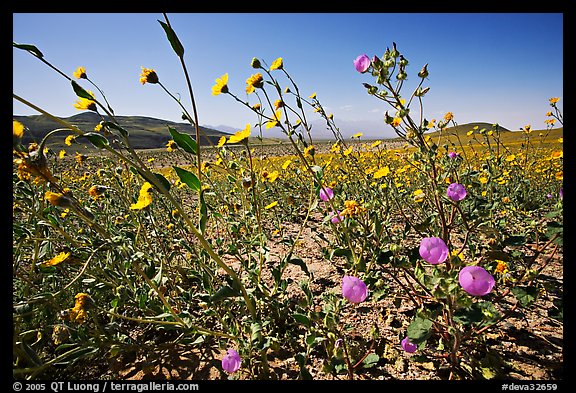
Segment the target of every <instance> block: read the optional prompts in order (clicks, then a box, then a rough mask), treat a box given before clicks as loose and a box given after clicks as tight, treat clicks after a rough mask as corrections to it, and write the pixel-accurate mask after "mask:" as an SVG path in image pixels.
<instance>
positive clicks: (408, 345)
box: [402, 336, 418, 353]
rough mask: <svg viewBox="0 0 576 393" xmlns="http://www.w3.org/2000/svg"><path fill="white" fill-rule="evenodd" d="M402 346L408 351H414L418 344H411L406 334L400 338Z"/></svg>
mask: <svg viewBox="0 0 576 393" xmlns="http://www.w3.org/2000/svg"><path fill="white" fill-rule="evenodd" d="M402 348H403V349H404V350H405V351H406V352H408V353H414V352H416V350H417V349H418V346H417V345H416V344H412V343H411V342H410V339H409V338H408V336H406V337H404V340H402Z"/></svg>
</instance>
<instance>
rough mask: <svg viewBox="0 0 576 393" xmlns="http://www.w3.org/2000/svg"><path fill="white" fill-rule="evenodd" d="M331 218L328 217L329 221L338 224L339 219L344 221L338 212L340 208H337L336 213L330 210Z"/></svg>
mask: <svg viewBox="0 0 576 393" xmlns="http://www.w3.org/2000/svg"><path fill="white" fill-rule="evenodd" d="M332 215H333V216H332V218H331V219H330V221H331V222H332V224H338V223H339V222H341V221H344V217H342V215H341V214H340V210H338V212H337V213H334V212H332Z"/></svg>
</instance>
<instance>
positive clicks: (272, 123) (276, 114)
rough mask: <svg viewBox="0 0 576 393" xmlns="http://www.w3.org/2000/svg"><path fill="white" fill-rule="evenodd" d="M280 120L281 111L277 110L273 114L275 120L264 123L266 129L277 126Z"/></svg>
mask: <svg viewBox="0 0 576 393" xmlns="http://www.w3.org/2000/svg"><path fill="white" fill-rule="evenodd" d="M281 118H282V111H281V110H280V109H278V110H277V111H276V112H274V119H275V120H269V121H268V122H267V123H266V129H268V128H273V127H276V126H277V125H278V123H279V122H280V119H281Z"/></svg>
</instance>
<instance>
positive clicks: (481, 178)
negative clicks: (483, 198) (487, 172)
mask: <svg viewBox="0 0 576 393" xmlns="http://www.w3.org/2000/svg"><path fill="white" fill-rule="evenodd" d="M478 180H480V183H481V184H486V183H488V178H487V177H486V176H482V177H479V178H478Z"/></svg>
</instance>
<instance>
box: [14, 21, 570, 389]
mask: <svg viewBox="0 0 576 393" xmlns="http://www.w3.org/2000/svg"><path fill="white" fill-rule="evenodd" d="M165 21H166V22H160V24H161V26H162V28H163V29H164V31H165V33H166V37H167V39H168V41H169V43H170V46H171V47H172V49H173V50H174V52H175V54H176V55H177V57H178V58H179V60H180V64H181V65H182V66H183V68H184V72H185V73H186V75H187V74H188V73H187V69H186V64H185V61H184V53H185V52H184V47H183V46H182V43H181V42H180V41H179V39H178V37H177V35H176V33H175V31H174V30H173V29H172V27H171V26H170V24H169V23H168V18H167V17H166V16H165ZM15 47H16V48H18V49H23V50H27V51H29V52H30V53H31V54H33V55H34V56H35V57H38V58H40V59H42V61H43V62H45V63H47V64H49V65H50V66H51V68H53V69H57V68H56V67H54V66H52V65H51V64H50V63H48V60H47V59H46V58H45V57H44V56H43V54H41V52H40V51H39V50H38V49H37V48H35V47H33V46H31V45H24V46H22V45H18V44H15ZM268 64H270V65H268ZM289 65H290V63H289V60H288V59H285V58H283V57H278V58H276V59H275V60H273V61H272V62H270V63H268V62H267V61H265V60H264V59H258V58H256V57H254V58H253V59H252V60H251V62H250V64H246V68H247V71H246V74H245V75H243V76H239V75H229V74H228V73H225V74H223V75H221V76H220V77H216V78H215V79H214V81H215V84H214V85H213V86H212V87H211V92H212V95H214V96H221V98H222V99H224V98H232V99H233V100H235V101H236V102H237V103H238V104H239V105H242V106H243V107H244V108H245V109H246V110H247V111H248V112H249V113H251V114H252V115H253V116H254V121H251V122H250V123H248V124H246V126H245V127H244V128H243V129H240V130H237V131H235V132H234V133H232V134H230V135H225V136H221V137H218V138H210V137H208V136H204V135H202V137H201V129H200V128H199V126H198V125H199V124H200V123H199V114H198V113H197V111H196V107H195V105H194V104H193V105H192V108H191V110H188V109H187V107H186V106H185V105H184V103H183V102H184V101H183V100H181V99H180V98H176V96H175V95H174V94H172V93H171V92H170V90H169V89H168V88H167V87H166V86H164V84H163V83H162V82H161V81H160V78H159V75H158V74H157V73H156V71H155V70H154V69H152V68H145V67H142V68H141V73H140V75H139V81H140V83H141V84H142V85H143V86H141V88H142V89H148V88H152V89H154V88H161V89H162V90H163V91H164V92H165V93H166V94H167V96H168V97H169V99H172V100H174V101H175V103H176V104H177V105H178V106H179V107H180V109H182V112H183V119H185V120H186V121H188V122H189V123H190V125H192V127H193V128H194V129H195V131H196V134H195V135H188V134H186V133H183V132H180V131H178V129H176V128H174V127H172V126H170V127H168V129H167V130H166V132H167V133H166V135H168V137H167V139H165V140H163V141H162V145H161V146H162V149H161V150H162V152H161V153H159V152H152V151H151V152H143V151H136V150H135V149H134V148H133V147H132V144H131V138H130V134H129V133H128V131H127V130H126V128H125V125H124V124H122V122H121V121H119V120H118V119H117V118H116V117H115V116H114V111H113V110H112V106H111V105H110V103H109V102H108V101H107V100H106V98H105V97H104V95H103V94H102V91H101V90H100V89H99V88H98V86H97V85H96V84H95V83H94V82H93V81H92V80H91V79H89V78H88V72H87V70H86V69H85V68H84V67H78V68H77V69H76V70H75V71H74V72H73V73H72V76H73V77H74V78H75V79H76V80H77V81H78V82H76V81H72V82H73V84H72V86H73V89H74V92H75V93H76V95H77V96H78V99H77V101H76V102H75V103H70V105H71V106H74V107H76V108H77V109H78V110H82V111H92V112H95V114H96V115H97V116H99V118H98V124H97V125H96V127H95V128H93V127H92V126H90V129H89V130H82V129H81V128H79V127H77V126H75V125H73V124H68V123H67V122H66V121H64V120H62V119H58V118H56V117H55V116H51V115H50V114H47V116H51V117H50V118H53V120H54V121H56V122H58V123H59V125H60V126H62V127H64V128H59V129H55V130H53V131H52V132H50V133H48V134H47V135H45V136H44V137H43V138H42V140H41V141H40V142H39V143H34V142H31V143H30V144H28V145H27V146H25V145H24V143H23V141H24V139H25V138H26V137H27V136H28V133H29V132H30V130H28V129H27V128H26V127H25V126H24V125H23V124H22V123H20V122H18V121H16V120H14V122H13V155H14V172H13V188H14V198H13V211H14V225H13V238H14V244H13V245H14V247H13V249H14V254H13V267H14V290H13V294H14V304H15V306H14V321H15V330H14V337H15V344H14V359H15V361H14V364H15V366H14V370H15V373H17V374H18V375H25V376H27V377H29V378H34V377H41V376H43V375H46V374H43V373H45V372H47V371H46V370H49V368H50V367H52V365H54V364H70V363H71V362H72V361H78V360H84V361H92V359H94V357H92V356H95V355H97V356H100V357H101V358H105V359H109V358H114V357H116V356H118V355H120V354H122V355H123V356H127V357H129V356H132V355H134V357H137V356H141V357H142V358H148V356H149V355H151V354H155V355H157V354H158V353H159V352H158V351H160V352H161V353H162V354H163V353H164V349H167V350H168V351H180V350H182V348H186V351H187V352H186V356H189V354H190V353H193V352H194V353H195V354H198V356H203V357H206V356H208V358H210V357H214V359H212V360H217V361H215V362H214V361H211V360H210V359H208V360H209V361H208V363H209V364H211V365H214V366H215V367H217V368H218V369H219V370H220V378H227V379H263V378H283V377H284V374H282V373H283V372H284V371H286V370H287V371H286V372H290V373H292V374H291V375H290V377H294V378H300V379H306V378H312V377H313V376H312V374H311V370H315V373H316V374H315V377H318V376H319V375H331V376H334V377H337V378H339V375H340V374H345V375H346V376H347V377H348V378H349V379H355V378H357V377H358V375H362V377H363V378H369V377H373V376H374V375H376V374H371V372H372V371H373V370H374V369H376V368H382V367H384V365H386V364H395V363H397V364H400V363H402V364H409V365H410V366H412V365H414V364H421V363H422V362H424V361H427V362H430V363H432V364H433V365H434V369H435V370H444V369H446V368H447V369H448V370H449V373H448V375H447V376H446V377H447V378H462V379H476V378H479V375H487V374H488V372H487V371H486V369H487V368H489V367H490V365H489V364H488V363H489V362H488V360H486V359H488V355H486V353H490V356H493V355H492V349H491V348H489V345H490V343H489V342H488V341H487V340H486V339H485V335H486V333H487V332H488V331H489V330H491V329H494V330H495V329H498V328H499V327H500V326H502V325H501V323H502V322H503V321H504V320H505V319H506V318H509V317H511V316H513V315H514V314H515V313H520V314H522V315H524V313H528V312H529V310H530V307H531V306H532V305H533V304H535V303H536V301H537V300H538V297H539V296H541V294H542V293H543V292H545V289H546V288H545V286H544V285H543V284H541V283H540V281H539V276H540V273H541V272H542V271H543V270H544V269H545V268H547V266H549V264H550V263H551V261H552V260H553V258H554V257H555V256H556V255H558V254H560V253H561V250H562V237H563V233H562V228H563V227H562V225H563V224H562V208H563V187H562V182H563V168H562V164H563V153H562V151H561V149H558V145H559V144H561V143H562V141H561V140H556V141H554V142H553V143H551V142H550V141H549V139H550V138H549V135H553V132H554V130H553V128H552V127H553V126H554V124H555V123H556V122H559V123H562V122H563V119H562V113H561V111H560V110H559V109H558V107H557V104H558V101H559V98H552V99H550V100H549V103H550V106H551V108H552V110H551V111H550V112H548V113H547V114H546V116H547V117H548V119H547V122H546V126H547V129H546V130H543V134H542V135H538V136H536V134H537V132H535V131H534V130H533V129H532V127H531V126H530V125H526V126H525V127H524V128H523V129H522V130H521V132H519V134H520V138H521V139H520V142H517V139H509V140H506V138H507V137H509V135H507V134H506V133H505V132H504V131H503V130H501V128H500V127H499V126H498V125H497V124H494V125H493V126H492V127H491V128H490V127H486V128H481V127H479V126H475V127H473V128H472V129H471V130H466V131H465V133H455V132H454V133H453V134H450V131H449V130H450V129H451V126H456V125H457V124H456V118H457V114H455V113H453V112H447V113H445V114H444V115H443V116H441V117H439V118H438V120H436V119H428V118H426V116H425V111H424V97H425V95H426V94H427V92H428V91H429V90H430V87H426V86H424V83H425V82H426V81H427V80H428V77H429V75H430V73H431V72H430V71H429V69H428V64H426V65H424V66H423V67H422V68H421V69H420V71H419V72H418V73H416V74H412V73H409V62H408V60H407V59H406V58H405V57H404V55H403V54H402V53H401V52H400V51H399V50H398V48H397V46H396V44H395V43H394V44H393V45H392V48H391V49H390V48H387V49H386V51H385V52H384V54H383V55H382V56H372V57H369V56H368V55H367V54H362V55H360V56H358V57H357V58H356V59H352V64H351V65H350V68H351V72H358V73H360V74H362V75H363V76H365V77H366V78H371V79H372V80H369V81H368V82H369V83H364V84H363V86H364V88H365V89H366V92H367V93H368V94H369V95H370V96H373V97H374V98H376V99H377V100H379V101H381V102H382V103H383V104H384V105H385V106H386V109H387V111H386V112H385V114H384V117H383V119H382V121H383V122H384V123H386V124H388V125H389V126H390V127H391V129H393V130H394V131H395V132H396V134H397V136H398V137H399V138H400V140H401V141H402V142H397V141H388V140H369V141H364V140H363V138H364V133H363V132H360V131H359V132H356V133H355V134H354V135H353V136H352V137H351V138H348V139H347V138H344V137H343V136H342V134H341V132H340V129H339V128H338V126H337V123H336V120H335V116H334V114H332V113H328V112H327V111H326V110H325V107H323V105H322V103H321V101H320V98H321V92H319V93H316V92H313V93H312V94H310V92H308V93H306V94H304V93H302V92H301V90H300V88H299V86H298V85H297V84H296V83H295V81H294V80H293V78H292V76H291V75H290V73H289V72H288V70H289V68H290V67H289ZM137 71H138V70H136V71H135V74H134V78H135V80H136V81H137V80H138V72H137ZM60 74H61V75H66V74H65V73H60ZM409 78H414V79H415V80H416V82H417V86H416V87H415V88H414V89H413V90H412V91H410V92H408V93H405V86H406V85H405V82H406V81H408V80H409ZM233 80H239V81H240V83H241V85H242V88H241V89H240V90H241V92H240V93H239V94H238V93H236V92H235V91H234V90H233V89H232V87H231V86H233V84H232V83H231V81H233ZM229 82H230V83H231V84H230V85H229ZM79 83H83V84H86V83H89V84H91V85H92V86H93V87H95V90H94V91H95V92H96V93H94V92H92V91H90V90H87V89H85V88H84V87H82V86H81V85H80V84H79ZM188 88H189V91H188V93H189V95H190V98H192V100H191V101H192V103H194V99H193V98H194V93H193V91H192V89H191V87H190V86H189V87H188ZM20 99H21V98H20ZM21 100H22V101H25V100H24V99H21ZM318 117H319V118H320V119H321V120H323V122H325V124H326V128H327V129H328V130H329V131H330V132H331V133H332V135H333V139H334V140H333V141H331V142H330V143H328V144H326V143H322V142H320V141H316V140H314V138H313V133H312V118H318ZM272 128H276V129H278V130H280V131H281V132H282V133H283V135H284V136H285V142H287V143H283V144H278V145H275V146H274V147H273V148H270V146H265V145H264V144H261V143H260V141H262V140H263V139H265V138H266V136H267V134H266V133H267V130H270V129H272ZM64 132H65V134H64ZM55 135H60V136H61V140H60V141H61V143H62V145H61V147H62V150H60V152H58V149H59V148H56V149H55V150H54V151H52V150H50V149H49V148H48V146H49V145H48V143H49V142H52V141H54V139H53V138H55ZM168 138H169V139H168ZM463 140H464V141H463ZM85 141H87V142H86V143H88V142H89V143H91V144H92V145H93V147H94V149H92V150H88V149H86V150H82V149H80V146H81V144H82V143H84V142H85ZM73 146H74V150H75V151H76V153H75V154H74V153H73V152H74V150H68V149H72V147H73ZM270 149H276V150H270ZM100 151H102V152H104V153H105V154H98V153H99V152H100ZM271 151H274V154H271V153H270V152H271ZM56 152H58V153H56ZM182 162H185V163H186V164H182ZM305 247H309V248H310V247H316V250H317V251H318V252H317V253H315V255H314V256H310V255H311V254H312V253H309V252H305ZM318 266H321V267H322V268H321V269H318ZM324 271H329V273H328V275H327V276H323V274H324ZM72 297H74V301H75V304H74V306H73V307H71V308H65V307H67V306H64V307H63V306H62V305H63V304H68V302H69V299H71V298H72ZM560 313H561V309H559V311H558V314H560ZM551 315H552V317H551V318H555V317H556V315H557V314H554V313H551ZM32 333H35V334H32ZM151 337H152V338H151ZM151 340H152V341H151ZM163 340H164V341H163ZM151 342H153V343H154V345H150V343H151ZM286 355H288V356H286ZM494 356H495V355H494ZM285 357H286V358H289V359H290V362H292V363H291V364H290V367H289V370H288V368H286V370H281V372H278V370H277V368H276V367H271V364H270V361H271V359H280V358H282V359H283V358H285ZM150 358H151V359H152V358H153V357H152V356H150ZM38 359H41V361H38ZM479 359H480V360H479ZM405 362H408V363H405ZM286 364H287V363H286ZM319 364H320V365H321V367H320V369H321V370H319V368H318V367H317V366H318V365H319ZM489 371H490V372H493V373H494V375H496V373H497V371H493V369H490V370H489ZM381 374H382V373H380V375H381ZM439 375H440V374H439Z"/></svg>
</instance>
